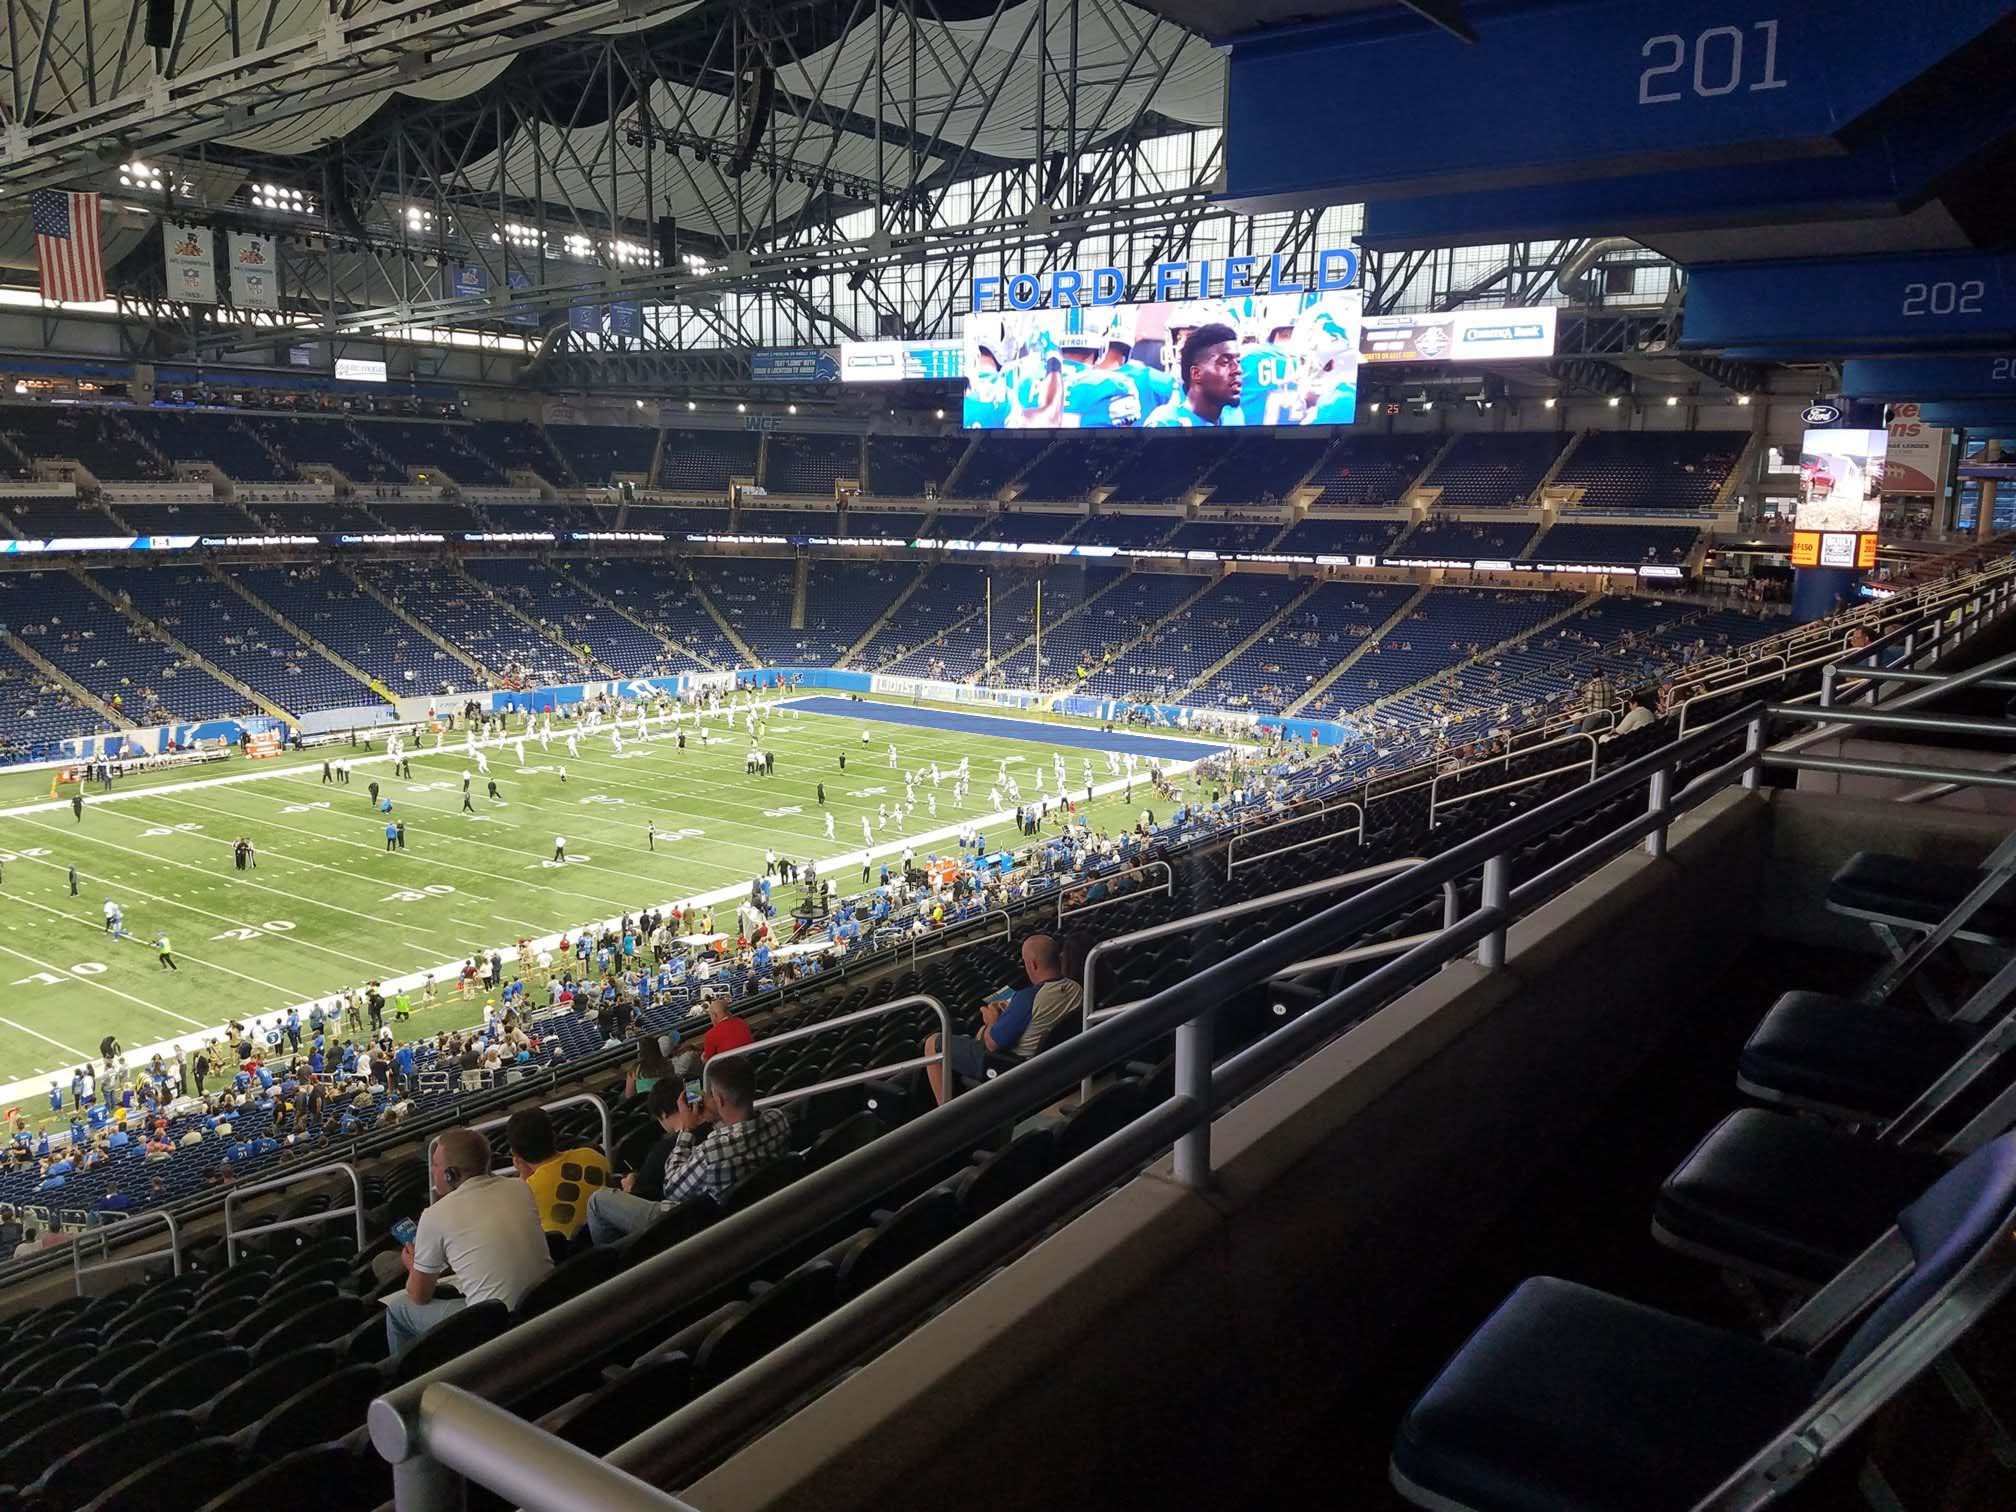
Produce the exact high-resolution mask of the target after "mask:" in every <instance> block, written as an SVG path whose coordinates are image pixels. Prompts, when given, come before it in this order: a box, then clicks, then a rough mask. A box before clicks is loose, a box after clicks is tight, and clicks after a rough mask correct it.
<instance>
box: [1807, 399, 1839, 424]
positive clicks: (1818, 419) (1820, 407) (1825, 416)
mask: <svg viewBox="0 0 2016 1512" xmlns="http://www.w3.org/2000/svg"><path fill="white" fill-rule="evenodd" d="M1799 418H1800V419H1801V420H1804V421H1805V422H1806V423H1807V424H1808V425H1832V424H1833V423H1834V422H1835V421H1836V420H1839V419H1840V418H1841V407H1840V406H1839V405H1835V404H1809V405H1807V406H1806V408H1805V409H1803V410H1801V411H1800V412H1799Z"/></svg>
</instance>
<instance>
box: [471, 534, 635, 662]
mask: <svg viewBox="0 0 2016 1512" xmlns="http://www.w3.org/2000/svg"><path fill="white" fill-rule="evenodd" d="M455 570H456V572H457V574H458V575H459V576H460V577H461V579H462V581H463V582H465V583H467V584H468V585H469V591H470V592H471V593H472V594H474V595H476V596H477V597H479V598H486V599H488V600H489V601H490V602H491V603H493V604H495V605H497V607H498V608H500V609H502V610H503V611H504V612H505V613H506V614H508V615H510V616H511V617H512V618H513V619H515V620H517V621H518V622H519V623H520V624H522V625H524V626H525V628H526V629H528V630H530V631H531V632H532V633H533V634H535V635H537V636H539V637H540V638H541V639H542V640H548V641H551V642H552V643H553V644H554V645H556V646H559V647H560V648H562V649H563V650H565V651H566V652H567V654H568V655H570V656H579V655H580V654H581V648H580V647H578V646H572V645H569V644H568V643H567V642H566V641H565V640H564V639H562V638H561V637H560V636H558V635H555V634H554V633H553V629H552V627H551V626H550V625H542V624H541V623H540V622H539V621H538V620H536V619H534V618H533V617H532V616H531V615H529V614H527V613H526V612H525V611H524V610H523V609H521V608H519V607H518V606H517V605H516V604H514V603H512V602H511V600H510V599H509V598H508V597H506V596H505V595H504V594H501V593H499V592H497V591H496V590H495V589H493V588H492V587H490V585H489V584H487V583H485V582H483V581H481V580H480V579H478V578H475V577H472V576H471V575H470V574H469V573H468V571H467V570H466V569H464V568H463V566H462V565H461V562H460V560H459V559H457V561H456V562H455ZM588 661H589V663H590V664H591V665H593V666H594V667H596V668H598V669H599V670H600V671H601V673H602V674H603V676H605V677H620V676H621V675H622V674H621V673H619V672H618V671H617V670H616V669H615V668H614V667H612V666H610V665H609V664H608V663H607V662H605V661H603V660H602V659H601V658H600V657H597V656H592V655H591V656H590V657H589V658H588Z"/></svg>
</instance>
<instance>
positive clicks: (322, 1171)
mask: <svg viewBox="0 0 2016 1512" xmlns="http://www.w3.org/2000/svg"><path fill="white" fill-rule="evenodd" d="M338 1172H341V1173H342V1174H343V1175H345V1176H347V1177H349V1178H350V1206H348V1207H340V1208H339V1207H332V1208H324V1209H323V1210H322V1211H321V1212H319V1213H309V1214H308V1215H306V1216H305V1217H301V1218H283V1219H281V1220H280V1221H279V1222H277V1223H260V1224H255V1225H254V1226H253V1227H251V1228H250V1229H234V1228H233V1227H232V1226H231V1216H232V1208H233V1207H234V1206H235V1205H236V1204H237V1203H239V1202H242V1201H244V1200H245V1199H246V1198H247V1197H256V1196H258V1195H259V1194H260V1193H261V1192H277V1191H280V1190H282V1189H283V1188H285V1187H291V1186H295V1185H297V1184H299V1183H301V1182H306V1181H312V1180H314V1179H315V1178H316V1177H318V1176H333V1175H335V1174H336V1173H338ZM344 1217H354V1218H355V1219H356V1225H357V1251H358V1253H359V1254H362V1253H363V1252H364V1244H365V1240H364V1183H363V1182H362V1181H361V1180H360V1179H359V1178H358V1175H357V1167H355V1166H353V1165H351V1164H350V1162H349V1161H347V1160H339V1161H335V1162H333V1163H332V1164H329V1165H319V1166H314V1167H311V1168H310V1169H308V1170H306V1171H295V1172H293V1173H292V1174H290V1175H286V1176H276V1177H274V1178H273V1179H272V1180H270V1181H255V1182H253V1183H252V1185H251V1186H244V1187H233V1188H231V1190H230V1191H228V1192H226V1193H225V1194H224V1263H225V1264H226V1265H236V1264H237V1263H238V1244H239V1241H240V1240H241V1239H242V1238H244V1236H245V1235H247V1234H261V1235H264V1234H279V1233H285V1232H286V1231H287V1230H288V1229H297V1228H308V1227H310V1226H311V1225H313V1224H317V1223H327V1222H328V1221H329V1220H330V1219H332V1218H344Z"/></svg>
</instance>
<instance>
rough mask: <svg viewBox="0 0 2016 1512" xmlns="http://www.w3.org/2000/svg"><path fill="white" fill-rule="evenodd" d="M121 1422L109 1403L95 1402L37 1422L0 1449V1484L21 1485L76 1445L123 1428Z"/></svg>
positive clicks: (122, 1419) (116, 1409) (113, 1407)
mask: <svg viewBox="0 0 2016 1512" xmlns="http://www.w3.org/2000/svg"><path fill="white" fill-rule="evenodd" d="M125 1422H126V1414H125V1413H123V1412H121V1411H120V1410H119V1409H118V1408H117V1407H115V1406H113V1405H112V1404H111V1403H110V1402H99V1403H98V1404H96V1405H95V1406H90V1407H79V1408H75V1409H73V1410H72V1411H70V1412H66V1413H64V1414H63V1415H62V1416H61V1417H56V1418H51V1419H49V1420H48V1421H46V1422H43V1423H39V1424H37V1425H36V1426H35V1427H34V1428H32V1429H30V1430H29V1431H28V1432H26V1433H24V1434H22V1435H21V1436H20V1437H19V1438H17V1439H15V1440H14V1441H13V1442H12V1443H10V1444H8V1445H6V1446H5V1447H0V1484H4V1485H25V1484H27V1483H28V1482H30V1481H32V1480H34V1479H36V1478H37V1477H38V1476H40V1475H41V1474H42V1472H43V1471H44V1470H46V1469H47V1468H48V1466H49V1462H50V1461H51V1460H53V1459H56V1458H57V1457H59V1456H61V1455H65V1454H68V1453H69V1452H70V1451H71V1450H73V1449H75V1448H76V1447H77V1446H78V1445H79V1444H88V1443H89V1442H91V1441H92V1440H93V1439H95V1438H97V1437H98V1435H99V1434H101V1433H103V1432H105V1430H106V1429H108V1428H115V1427H123V1426H124V1425H125Z"/></svg>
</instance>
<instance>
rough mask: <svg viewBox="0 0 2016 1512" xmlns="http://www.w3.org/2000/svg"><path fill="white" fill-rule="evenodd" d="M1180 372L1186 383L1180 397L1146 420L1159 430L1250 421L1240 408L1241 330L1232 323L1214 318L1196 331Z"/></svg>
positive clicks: (1183, 354)
mask: <svg viewBox="0 0 2016 1512" xmlns="http://www.w3.org/2000/svg"><path fill="white" fill-rule="evenodd" d="M1176 375H1177V377H1178V379H1179V380H1181V383H1182V387H1181V388H1180V389H1179V390H1178V392H1177V394H1176V397H1175V398H1173V399H1171V400H1170V401H1169V402H1168V403H1167V404H1165V405H1163V406H1162V407H1161V408H1160V409H1158V410H1156V411H1155V413H1154V414H1152V415H1150V416H1149V417H1148V418H1147V420H1146V421H1145V422H1144V424H1146V425H1148V426H1149V427H1151V428H1154V429H1158V430H1159V429H1168V428H1172V427H1180V428H1183V429H1188V428H1190V427H1192V426H1199V425H1244V424H1245V423H1246V417H1245V415H1244V414H1243V413H1242V412H1241V410H1240V408H1239V394H1240V390H1241V388H1242V387H1243V379H1242V376H1241V373H1240V365H1239V333H1238V332H1237V331H1235V330H1233V329H1232V327H1230V326H1229V325H1221V324H1217V323H1215V322H1214V323H1213V324H1210V325H1203V326H1199V327H1198V328H1197V329H1196V330H1194V331H1192V332H1191V333H1190V336H1189V339H1188V340H1186V341H1185V342H1184V343H1183V346H1182V349H1181V352H1180V353H1179V355H1178V358H1177V369H1176Z"/></svg>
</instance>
